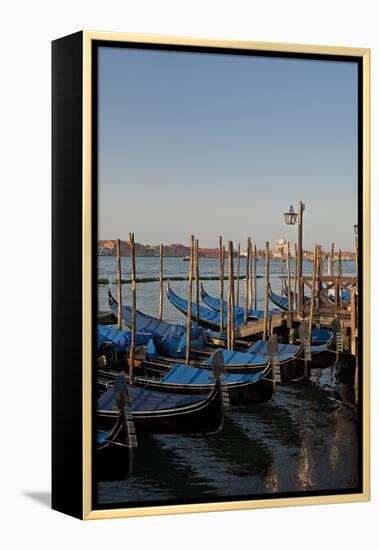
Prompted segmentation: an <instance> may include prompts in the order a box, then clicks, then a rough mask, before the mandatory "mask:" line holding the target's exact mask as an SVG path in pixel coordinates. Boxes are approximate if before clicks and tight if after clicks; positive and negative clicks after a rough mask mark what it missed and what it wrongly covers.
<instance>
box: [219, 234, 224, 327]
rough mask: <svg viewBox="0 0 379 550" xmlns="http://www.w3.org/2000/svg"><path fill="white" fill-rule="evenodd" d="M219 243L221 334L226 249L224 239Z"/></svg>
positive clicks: (220, 239)
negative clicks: (223, 243)
mask: <svg viewBox="0 0 379 550" xmlns="http://www.w3.org/2000/svg"><path fill="white" fill-rule="evenodd" d="M218 242H219V252H218V254H219V263H220V265H219V273H220V332H222V331H223V330H224V247H223V245H222V237H221V236H220V237H219V238H218Z"/></svg>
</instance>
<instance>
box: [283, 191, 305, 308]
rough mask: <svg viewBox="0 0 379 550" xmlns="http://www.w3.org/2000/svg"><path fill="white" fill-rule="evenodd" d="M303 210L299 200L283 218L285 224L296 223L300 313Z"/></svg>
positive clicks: (302, 289) (303, 206)
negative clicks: (296, 205) (296, 206)
mask: <svg viewBox="0 0 379 550" xmlns="http://www.w3.org/2000/svg"><path fill="white" fill-rule="evenodd" d="M304 210H305V204H304V203H303V202H301V201H300V202H299V206H298V210H297V212H295V210H294V208H293V206H292V204H291V206H290V209H289V211H288V212H285V213H284V219H285V222H286V224H287V225H295V224H296V223H297V226H298V232H297V254H298V257H297V265H298V277H299V279H298V285H299V287H298V288H299V292H298V299H297V312H298V314H299V315H300V313H302V311H303V302H304V284H303V212H304Z"/></svg>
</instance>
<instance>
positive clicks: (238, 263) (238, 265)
mask: <svg viewBox="0 0 379 550" xmlns="http://www.w3.org/2000/svg"><path fill="white" fill-rule="evenodd" d="M240 263H241V244H240V243H238V248H237V296H236V304H237V307H239V305H240Z"/></svg>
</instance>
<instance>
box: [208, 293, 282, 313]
mask: <svg viewBox="0 0 379 550" xmlns="http://www.w3.org/2000/svg"><path fill="white" fill-rule="evenodd" d="M201 299H202V300H203V302H204V303H205V304H206V305H207V306H208V307H210V308H211V309H214V310H215V311H220V309H221V306H220V304H221V300H220V298H217V297H215V296H211V295H210V294H208V292H207V291H206V290H205V288H204V286H203V284H201ZM227 307H228V304H227V303H226V302H225V301H223V308H224V311H227ZM280 313H281V310H279V309H274V310H270V311H269V316H272V315H275V314H280ZM234 315H237V316H240V315H242V316H244V315H245V309H244V308H243V307H239V306H234ZM264 315H265V313H264V311H263V310H261V309H248V310H247V317H248V319H264Z"/></svg>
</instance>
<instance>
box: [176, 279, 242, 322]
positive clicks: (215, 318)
mask: <svg viewBox="0 0 379 550" xmlns="http://www.w3.org/2000/svg"><path fill="white" fill-rule="evenodd" d="M167 298H168V299H169V301H170V302H171V304H172V305H173V306H175V307H176V309H178V310H179V311H180V312H181V313H183V315H187V304H188V301H187V300H186V299H185V298H182V297H180V296H178V295H177V294H176V293H175V292H174V291H173V290H172V289H171V287H170V285H169V284H168V285H167ZM198 310H199V317H198V323H199V325H201V326H202V327H204V328H209V329H211V330H220V323H221V314H220V312H219V311H216V310H214V309H209V308H208V307H204V306H201V305H199V308H197V304H195V303H191V320H192V321H193V322H196V320H197V311H198ZM243 324H244V314H243V313H235V315H234V326H235V327H238V326H242V325H243ZM223 326H224V327H226V326H227V315H226V313H224V314H223Z"/></svg>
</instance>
